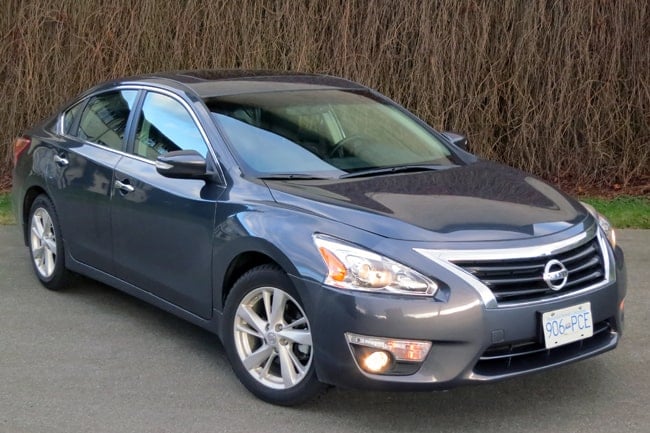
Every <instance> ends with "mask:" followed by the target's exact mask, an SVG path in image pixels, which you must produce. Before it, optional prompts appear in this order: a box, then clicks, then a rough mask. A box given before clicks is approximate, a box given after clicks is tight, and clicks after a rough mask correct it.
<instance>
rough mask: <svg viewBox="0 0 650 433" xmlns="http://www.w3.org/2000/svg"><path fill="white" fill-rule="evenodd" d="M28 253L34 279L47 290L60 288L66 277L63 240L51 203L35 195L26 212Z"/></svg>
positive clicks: (66, 279) (45, 197) (65, 282)
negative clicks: (27, 212) (36, 278)
mask: <svg viewBox="0 0 650 433" xmlns="http://www.w3.org/2000/svg"><path fill="white" fill-rule="evenodd" d="M28 239H29V253H30V256H31V258H32V265H33V266H34V271H35V273H36V276H37V277H38V279H39V280H40V281H41V283H42V284H43V285H44V286H45V287H47V288H48V289H50V290H59V289H61V288H63V287H64V286H65V285H66V284H67V282H68V278H69V276H70V271H68V270H67V269H66V268H65V257H64V250H63V239H62V237H61V229H60V227H59V221H58V220H57V215H56V211H55V210H54V205H53V204H52V201H51V200H50V199H49V198H48V197H47V196H45V195H39V196H38V197H36V199H35V200H34V202H33V203H32V207H31V209H30V211H29V233H28Z"/></svg>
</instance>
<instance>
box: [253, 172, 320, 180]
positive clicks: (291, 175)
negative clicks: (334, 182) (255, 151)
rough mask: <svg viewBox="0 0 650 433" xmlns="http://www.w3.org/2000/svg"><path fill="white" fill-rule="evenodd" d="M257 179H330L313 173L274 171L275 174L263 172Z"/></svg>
mask: <svg viewBox="0 0 650 433" xmlns="http://www.w3.org/2000/svg"><path fill="white" fill-rule="evenodd" d="M257 178H258V179H262V180H317V179H318V180H324V179H331V178H329V177H323V176H314V175H313V174H307V173H275V174H264V175H262V176H257Z"/></svg>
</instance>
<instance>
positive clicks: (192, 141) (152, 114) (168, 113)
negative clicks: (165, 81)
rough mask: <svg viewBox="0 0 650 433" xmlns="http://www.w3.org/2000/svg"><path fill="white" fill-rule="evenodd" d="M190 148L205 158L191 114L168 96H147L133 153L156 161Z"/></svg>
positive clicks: (156, 94)
mask: <svg viewBox="0 0 650 433" xmlns="http://www.w3.org/2000/svg"><path fill="white" fill-rule="evenodd" d="M190 149H193V150H196V151H197V152H199V153H200V154H201V155H203V156H204V157H207V154H208V147H207V145H206V144H205V141H204V140H203V137H202V136H201V132H200V130H199V128H198V126H197V125H196V123H194V119H192V116H190V113H189V112H188V111H187V110H186V109H185V107H183V105H182V104H181V103H180V102H178V101H177V100H175V99H172V98H170V97H169V96H165V95H161V94H158V93H149V94H147V96H146V98H145V100H144V104H143V106H142V113H141V114H140V119H139V120H138V129H137V131H136V135H135V146H134V149H133V152H134V153H135V154H136V155H139V156H142V157H145V158H148V159H156V158H157V157H158V155H163V154H165V153H167V152H172V151H174V150H190Z"/></svg>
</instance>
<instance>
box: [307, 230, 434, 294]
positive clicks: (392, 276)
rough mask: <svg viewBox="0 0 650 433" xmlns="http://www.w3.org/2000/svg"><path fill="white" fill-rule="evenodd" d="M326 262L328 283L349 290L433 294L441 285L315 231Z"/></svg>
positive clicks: (368, 252) (316, 242)
mask: <svg viewBox="0 0 650 433" xmlns="http://www.w3.org/2000/svg"><path fill="white" fill-rule="evenodd" d="M314 243H315V244H316V247H318V251H319V252H320V255H321V257H323V261H324V262H325V265H327V270H328V273H327V277H326V278H325V284H329V285H331V286H334V287H339V288H342V289H350V290H362V291H366V292H384V293H396V294H407V295H420V296H433V295H434V294H435V293H436V292H437V291H438V285H437V284H436V283H435V282H433V281H431V279H429V278H427V277H425V276H424V275H422V274H420V273H419V272H417V271H414V270H413V269H411V268H408V267H406V266H404V265H402V264H399V263H397V262H395V261H393V260H391V259H388V258H386V257H382V256H380V255H379V254H375V253H373V252H371V251H368V250H364V249H361V248H358V247H355V246H353V245H350V244H347V243H344V242H342V241H339V240H337V239H335V238H332V237H329V236H325V235H320V234H319V235H314Z"/></svg>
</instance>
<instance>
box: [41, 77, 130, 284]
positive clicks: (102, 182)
mask: <svg viewBox="0 0 650 433" xmlns="http://www.w3.org/2000/svg"><path fill="white" fill-rule="evenodd" d="M137 95H138V91H137V90H128V89H125V90H115V91H108V92H104V93H101V94H98V95H94V96H91V97H89V98H87V99H85V100H83V101H82V102H80V103H78V104H76V105H75V106H73V107H72V108H71V109H70V110H68V111H67V112H65V113H64V115H63V120H62V125H61V128H62V131H61V132H62V136H63V139H62V140H60V141H59V142H58V143H56V144H55V148H54V153H53V154H52V155H51V158H52V162H51V164H52V166H53V167H55V168H54V169H53V170H50V173H51V176H50V177H49V178H48V182H49V188H50V192H51V194H52V198H53V200H54V203H55V206H56V210H57V213H58V214H59V221H60V222H61V230H62V232H63V236H64V238H65V243H66V248H67V249H68V251H69V253H70V254H71V255H72V257H73V258H74V259H75V260H77V261H79V262H82V263H84V264H86V265H89V266H92V267H94V268H97V269H100V270H102V271H105V272H110V271H111V269H112V260H113V257H112V241H111V223H110V220H111V217H110V212H111V210H110V201H111V200H110V199H111V193H112V188H111V184H112V180H113V170H114V168H115V166H116V165H117V162H118V161H119V160H120V158H121V157H122V151H123V150H124V145H125V143H124V136H125V131H126V130H127V125H128V122H129V119H130V115H131V112H132V110H133V108H134V106H135V102H136V99H137Z"/></svg>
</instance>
